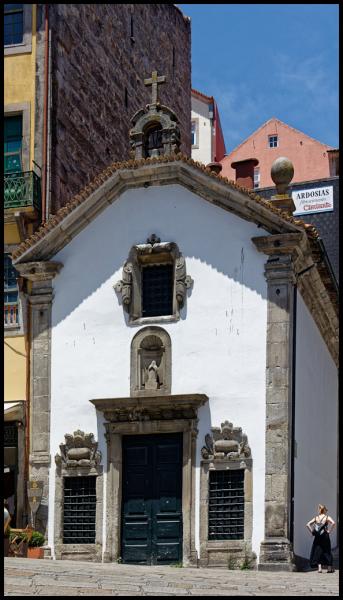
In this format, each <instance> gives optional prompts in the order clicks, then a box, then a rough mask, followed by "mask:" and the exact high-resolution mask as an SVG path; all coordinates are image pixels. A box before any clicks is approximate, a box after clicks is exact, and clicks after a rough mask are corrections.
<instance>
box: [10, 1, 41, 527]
mask: <svg viewBox="0 0 343 600" xmlns="http://www.w3.org/2000/svg"><path fill="white" fill-rule="evenodd" d="M39 10H41V9H39ZM43 15H44V13H43ZM41 16H42V15H40V17H41ZM40 20H42V19H40ZM43 27H44V20H43V23H42V29H43ZM43 33H44V31H42V34H43ZM41 38H42V42H41V45H42V44H44V40H43V35H42V36H41ZM42 60H43V58H40V57H39V56H38V55H37V5H36V4H5V14H4V153H5V156H4V164H5V174H4V210H5V219H4V242H5V244H4V331H5V336H4V345H5V348H4V361H5V390H4V400H5V410H4V415H5V416H4V419H5V444H4V445H5V450H4V465H5V469H4V470H5V490H4V497H5V498H7V499H9V505H10V512H11V513H12V525H13V523H15V524H16V526H21V525H22V524H23V522H24V521H26V520H27V506H26V504H25V498H26V493H25V486H26V480H27V476H28V448H29V428H28V427H27V424H28V423H29V419H28V417H29V414H28V408H29V405H28V401H29V390H30V385H29V376H30V373H29V371H30V368H29V360H30V356H29V354H30V353H29V346H30V340H29V323H28V310H27V306H26V301H25V299H24V294H23V292H24V291H25V290H24V289H23V286H22V284H21V281H20V279H18V274H17V272H16V270H15V269H14V268H13V266H12V259H11V253H12V252H13V250H14V249H15V248H16V247H17V245H18V244H19V243H20V242H21V241H23V240H24V239H25V238H26V237H27V236H28V235H30V234H31V233H32V232H33V231H34V229H35V228H36V227H37V226H38V225H39V223H40V221H41V155H42V150H41V146H42V141H41V137H42V126H41V121H42V119H40V122H39V123H37V122H35V120H36V114H37V112H38V111H37V108H38V101H41V99H40V96H41V94H38V95H37V91H36V81H37V75H36V74H37V71H39V70H42V65H41V63H42ZM37 66H38V69H37ZM43 117H44V115H43ZM37 125H38V127H37Z"/></svg>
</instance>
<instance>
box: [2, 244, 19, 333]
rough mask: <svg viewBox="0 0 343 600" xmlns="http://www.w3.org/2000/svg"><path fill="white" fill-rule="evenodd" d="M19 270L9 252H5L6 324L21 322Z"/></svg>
mask: <svg viewBox="0 0 343 600" xmlns="http://www.w3.org/2000/svg"><path fill="white" fill-rule="evenodd" d="M18 276H19V273H18V271H17V270H16V269H15V268H14V267H13V265H12V260H11V257H10V255H9V254H4V325H5V327H10V326H13V325H14V326H16V325H18V324H19V302H18V300H19V292H18V283H17V278H18Z"/></svg>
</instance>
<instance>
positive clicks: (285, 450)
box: [253, 234, 296, 571]
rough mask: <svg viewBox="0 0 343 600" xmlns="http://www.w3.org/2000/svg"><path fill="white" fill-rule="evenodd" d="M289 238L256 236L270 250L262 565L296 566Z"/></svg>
mask: <svg viewBox="0 0 343 600" xmlns="http://www.w3.org/2000/svg"><path fill="white" fill-rule="evenodd" d="M286 237H288V236H287V235H286V236H285V235H284V234H283V235H282V234H281V235H278V236H270V237H269V238H254V239H253V241H254V243H255V244H256V246H257V247H258V249H259V250H260V251H263V252H266V253H267V254H269V255H270V256H269V259H268V261H267V263H266V266H265V276H266V279H267V284H268V288H267V290H268V291H267V293H268V316H267V365H266V473H265V539H264V541H263V542H262V543H261V549H260V559H259V565H258V569H259V570H286V571H288V570H289V571H291V570H293V552H292V545H291V542H290V527H291V523H290V512H291V510H290V509H291V480H292V472H291V469H292V466H291V458H292V457H291V445H292V377H293V317H294V310H293V309H294V307H293V303H294V285H295V275H294V269H293V261H292V252H293V250H294V248H295V245H296V239H294V240H292V242H291V241H290V239H289V238H288V240H285V238H286ZM271 238H275V239H273V240H271ZM276 238H278V239H276ZM263 239H264V240H265V241H266V243H265V244H264V243H263V241H262V240H263ZM271 241H272V244H271ZM285 242H286V243H285ZM287 242H288V243H287ZM280 248H281V251H280Z"/></svg>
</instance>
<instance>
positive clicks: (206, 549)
mask: <svg viewBox="0 0 343 600" xmlns="http://www.w3.org/2000/svg"><path fill="white" fill-rule="evenodd" d="M211 431H212V435H209V434H208V435H206V436H205V442H206V446H204V447H203V448H202V450H201V454H202V460H201V461H200V561H199V564H200V566H201V567H226V568H228V567H229V566H230V564H231V563H232V564H233V566H236V567H238V566H239V565H240V564H242V562H243V561H244V560H246V559H248V560H249V561H251V566H255V559H256V556H255V555H254V554H253V553H252V549H251V540H252V517H253V505H252V502H253V494H252V464H253V461H252V458H251V451H250V448H249V445H248V441H247V436H246V435H245V434H242V429H241V428H240V427H233V426H232V423H228V421H225V423H222V426H221V428H219V427H212V429H211ZM226 441H228V442H229V444H225V442H226ZM218 442H219V444H218ZM230 445H231V448H229V446H230ZM227 469H229V470H234V469H244V539H243V540H215V541H214V540H209V539H208V507H209V480H210V472H211V471H219V470H227Z"/></svg>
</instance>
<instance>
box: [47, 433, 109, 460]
mask: <svg viewBox="0 0 343 600" xmlns="http://www.w3.org/2000/svg"><path fill="white" fill-rule="evenodd" d="M64 439H65V443H64V444H60V454H56V456H55V462H56V465H57V466H63V467H65V468H74V467H95V466H97V465H98V464H99V463H100V461H101V452H100V451H99V450H98V442H96V441H95V440H94V434H93V433H84V431H80V429H78V430H77V431H74V433H73V434H70V433H66V434H65V436H64Z"/></svg>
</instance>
